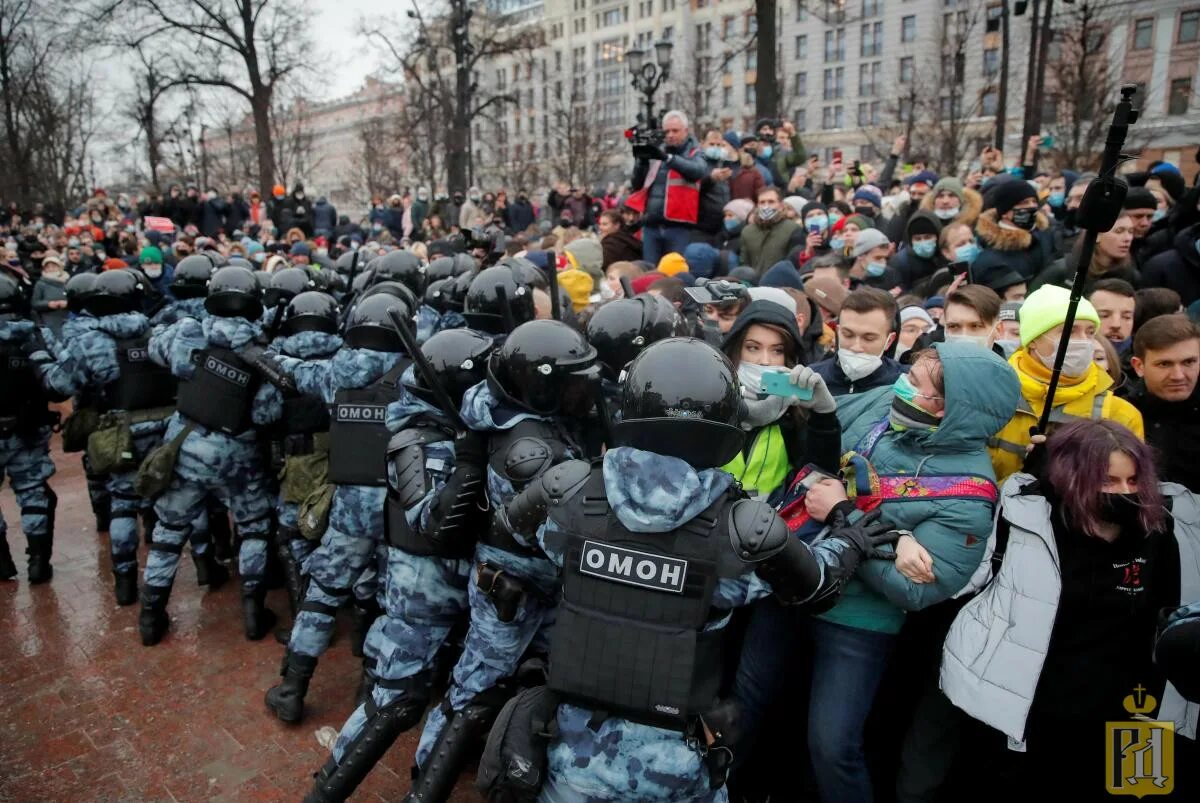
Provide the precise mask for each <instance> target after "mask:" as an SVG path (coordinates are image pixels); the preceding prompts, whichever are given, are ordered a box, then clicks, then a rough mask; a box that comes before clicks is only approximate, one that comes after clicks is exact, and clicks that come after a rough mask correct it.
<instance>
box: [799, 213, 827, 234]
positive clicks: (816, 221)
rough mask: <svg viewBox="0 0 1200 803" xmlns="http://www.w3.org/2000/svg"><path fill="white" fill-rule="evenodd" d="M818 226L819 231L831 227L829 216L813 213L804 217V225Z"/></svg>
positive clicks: (806, 226) (808, 226)
mask: <svg viewBox="0 0 1200 803" xmlns="http://www.w3.org/2000/svg"><path fill="white" fill-rule="evenodd" d="M813 226H816V227H817V229H818V230H819V231H825V229H827V228H829V218H828V217H826V216H825V215H813V216H812V217H808V218H805V219H804V227H805V228H811V227H813Z"/></svg>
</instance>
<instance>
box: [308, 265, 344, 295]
mask: <svg viewBox="0 0 1200 803" xmlns="http://www.w3.org/2000/svg"><path fill="white" fill-rule="evenodd" d="M308 274H309V276H311V277H312V280H313V289H314V290H320V291H321V292H322V293H329V294H330V295H333V294H334V293H341V292H344V291H345V290H346V277H345V276H343V275H342V274H340V273H338V272H337V271H336V270H334V269H333V268H325V269H324V270H310V271H309V272H308Z"/></svg>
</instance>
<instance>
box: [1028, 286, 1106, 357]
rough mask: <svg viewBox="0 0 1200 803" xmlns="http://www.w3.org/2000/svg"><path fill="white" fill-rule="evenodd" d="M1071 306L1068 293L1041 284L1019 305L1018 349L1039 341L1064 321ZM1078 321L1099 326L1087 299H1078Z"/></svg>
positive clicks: (1062, 289) (1094, 309)
mask: <svg viewBox="0 0 1200 803" xmlns="http://www.w3.org/2000/svg"><path fill="white" fill-rule="evenodd" d="M1070 302H1071V291H1070V290H1068V289H1067V288H1065V287H1059V286H1058V285H1055V284H1044V285H1042V286H1041V287H1039V288H1038V289H1037V290H1034V291H1033V292H1032V293H1030V294H1029V295H1028V296H1026V297H1025V303H1024V304H1022V305H1021V347H1022V348H1025V347H1026V346H1028V345H1029V344H1030V342H1032V341H1033V340H1035V339H1037V338H1039V337H1041V336H1042V335H1044V334H1046V332H1049V331H1050V330H1051V329H1053V328H1054V327H1056V326H1061V325H1062V324H1063V322H1064V321H1066V319H1067V305H1068V304H1070ZM1075 320H1077V321H1091V322H1092V323H1094V324H1096V326H1100V316H1099V315H1097V314H1096V308H1095V307H1093V306H1092V302H1090V301H1088V300H1087V299H1086V298H1084V299H1080V301H1079V309H1078V311H1076V313H1075Z"/></svg>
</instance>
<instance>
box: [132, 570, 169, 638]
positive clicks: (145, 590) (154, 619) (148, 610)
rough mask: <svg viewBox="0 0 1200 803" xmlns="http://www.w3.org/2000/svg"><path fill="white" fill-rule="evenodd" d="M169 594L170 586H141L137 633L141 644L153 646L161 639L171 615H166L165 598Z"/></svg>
mask: <svg viewBox="0 0 1200 803" xmlns="http://www.w3.org/2000/svg"><path fill="white" fill-rule="evenodd" d="M170 596H171V587H170V586H151V585H146V586H142V612H141V613H140V614H138V634H139V635H141V637H142V646H144V647H153V646H154V645H155V644H157V643H158V642H160V641H162V637H163V635H164V634H165V633H166V632H167V628H168V627H170V626H171V617H169V616H167V599H168V598H169V597H170Z"/></svg>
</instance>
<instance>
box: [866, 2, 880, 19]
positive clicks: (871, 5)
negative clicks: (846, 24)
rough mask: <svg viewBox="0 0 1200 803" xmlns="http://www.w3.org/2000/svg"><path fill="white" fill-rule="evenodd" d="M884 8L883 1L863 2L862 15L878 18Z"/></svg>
mask: <svg viewBox="0 0 1200 803" xmlns="http://www.w3.org/2000/svg"><path fill="white" fill-rule="evenodd" d="M882 7H883V0H863V4H862V15H863V16H864V17H878V16H879V13H880V11H881V9H882Z"/></svg>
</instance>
